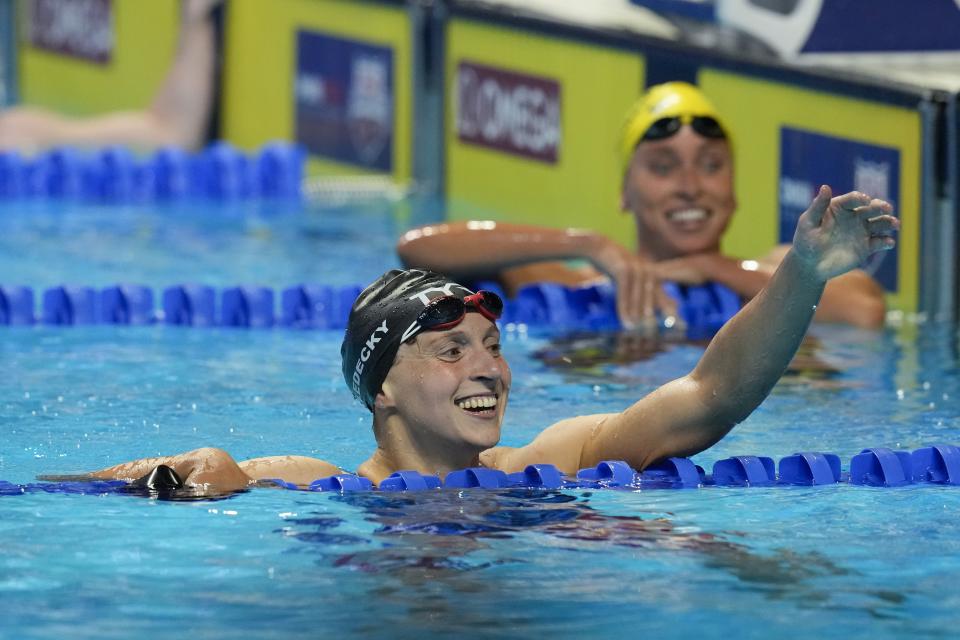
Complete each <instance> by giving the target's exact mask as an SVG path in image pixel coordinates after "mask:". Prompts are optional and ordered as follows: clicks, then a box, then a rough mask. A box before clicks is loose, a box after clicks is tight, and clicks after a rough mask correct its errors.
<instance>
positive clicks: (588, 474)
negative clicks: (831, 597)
mask: <svg viewBox="0 0 960 640" xmlns="http://www.w3.org/2000/svg"><path fill="white" fill-rule="evenodd" d="M777 468H778V467H777V465H775V463H774V460H773V458H770V457H767V456H734V457H730V458H726V459H723V460H718V461H717V462H716V463H714V465H713V473H712V474H711V475H706V474H705V473H704V471H703V469H702V468H701V467H699V466H697V465H696V464H694V463H693V461H691V460H689V459H687V458H669V459H667V460H664V461H662V462H660V463H658V464H657V465H654V466H651V467H648V468H646V469H644V470H643V471H641V472H638V471H636V470H635V469H633V468H632V467H631V466H630V465H628V464H627V463H626V462H623V461H622V460H605V461H603V462H601V463H599V464H598V465H597V466H595V467H592V468H589V469H581V470H580V471H578V472H577V474H576V475H575V476H574V477H568V476H564V475H563V474H562V473H561V472H560V471H559V470H558V469H557V468H556V467H554V466H553V465H550V464H532V465H529V466H527V467H526V469H524V470H523V471H519V472H516V473H505V472H503V471H500V470H498V469H487V468H484V467H473V468H469V469H460V470H457V471H451V472H450V473H448V474H447V475H446V477H445V478H444V479H443V481H441V480H440V478H439V476H436V475H424V474H421V473H419V472H417V471H397V472H395V473H393V474H391V475H390V476H389V477H387V478H385V479H384V480H383V481H382V482H381V483H380V486H379V487H377V489H378V490H379V491H386V492H396V491H428V490H433V489H511V488H526V489H621V490H632V491H636V490H648V489H692V488H698V487H790V486H797V485H800V486H824V485H835V484H839V483H845V484H850V485H866V486H871V487H903V486H906V485H914V484H936V485H954V486H956V485H960V447H956V446H953V445H945V444H941V445H934V446H930V447H923V448H921V449H917V450H915V451H912V452H911V451H895V450H891V449H887V448H883V447H873V448H870V449H864V450H863V451H862V452H860V453H858V454H857V455H855V456H853V458H852V459H851V460H850V471H849V472H848V473H843V472H842V471H841V469H840V458H839V456H837V455H835V454H832V453H821V452H801V453H795V454H793V455H790V456H786V457H784V458H781V459H780V463H779V471H780V472H779V475H778V474H777V473H776V471H775V469H777ZM268 482H271V483H273V484H274V485H275V486H277V487H279V488H283V489H288V490H292V491H314V492H338V493H346V492H354V491H371V490H374V487H373V483H371V482H370V480H368V479H367V478H363V477H360V476H357V475H353V474H349V473H341V474H337V475H333V476H330V477H327V478H320V479H318V480H315V481H313V482H312V483H310V485H309V486H308V487H306V488H305V489H304V488H302V487H298V486H297V485H295V484H291V483H289V482H285V481H283V480H279V479H277V480H269V481H268ZM129 487H130V485H129V484H128V483H126V482H122V481H117V480H109V481H103V480H96V481H90V482H77V481H68V482H33V483H28V484H15V483H11V482H6V481H3V480H0V496H10V495H23V494H26V493H79V494H94V495H101V494H107V493H129V491H127V489H128V488H129Z"/></svg>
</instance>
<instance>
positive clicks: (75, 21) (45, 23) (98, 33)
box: [24, 0, 114, 64]
mask: <svg viewBox="0 0 960 640" xmlns="http://www.w3.org/2000/svg"><path fill="white" fill-rule="evenodd" d="M25 7H26V13H25V21H24V27H25V29H24V32H25V33H26V36H27V39H28V41H29V43H30V44H31V45H32V46H34V47H36V48H38V49H46V50H48V51H53V52H55V53H59V54H62V55H66V56H71V57H74V58H82V59H84V60H89V61H91V62H97V63H100V64H106V63H108V62H110V58H111V57H112V55H113V43H114V36H113V4H112V2H111V0H30V2H27V3H25Z"/></svg>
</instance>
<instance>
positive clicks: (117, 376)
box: [0, 205, 960, 638]
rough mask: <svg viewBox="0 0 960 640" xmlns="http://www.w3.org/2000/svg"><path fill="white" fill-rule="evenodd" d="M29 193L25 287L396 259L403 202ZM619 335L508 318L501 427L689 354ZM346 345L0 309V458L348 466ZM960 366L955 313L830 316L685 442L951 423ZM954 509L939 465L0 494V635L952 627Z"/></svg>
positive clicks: (353, 270) (919, 631) (341, 271)
mask: <svg viewBox="0 0 960 640" xmlns="http://www.w3.org/2000/svg"><path fill="white" fill-rule="evenodd" d="M32 207H34V205H31V206H30V207H24V208H23V209H13V208H11V209H8V210H4V211H3V213H2V215H0V269H2V273H4V276H3V278H4V281H5V282H9V283H11V284H27V285H32V286H35V287H37V288H42V287H44V286H52V285H55V284H60V283H61V282H63V281H64V279H66V278H69V281H70V282H74V283H79V284H90V285H96V286H105V285H108V284H113V283H115V282H117V281H118V280H122V281H126V282H139V283H143V284H148V285H151V286H156V287H160V286H166V285H169V284H175V283H178V282H184V281H200V282H205V283H208V284H212V285H215V286H226V285H232V284H238V283H243V282H250V281H254V282H256V283H258V284H264V285H268V286H273V287H275V288H281V287H283V286H286V285H289V284H294V283H297V282H311V281H313V282H321V283H329V284H348V283H353V282H360V281H362V280H368V279H371V278H373V277H375V276H376V275H377V274H379V273H380V271H382V270H383V269H386V268H389V267H391V266H395V264H396V258H395V257H394V255H393V253H392V244H393V238H394V237H395V235H396V233H398V232H399V231H400V230H402V229H403V228H404V227H405V225H407V224H410V220H411V218H410V217H409V216H410V214H409V212H408V211H401V212H399V213H398V211H397V210H396V208H390V207H379V208H378V207H375V206H365V207H356V208H352V209H351V208H340V209H329V210H309V211H294V210H290V211H284V210H273V209H270V208H263V209H257V210H231V209H230V208H229V207H227V208H223V209H222V210H221V209H219V208H216V207H212V206H205V207H202V208H197V209H195V210H189V211H187V210H181V211H158V210H148V209H145V208H144V209H129V210H117V209H97V208H95V207H87V208H73V209H70V208H67V210H66V211H64V210H63V208H62V207H61V208H58V209H46V210H37V209H35V208H32ZM629 342H630V341H629V340H628V339H625V338H620V339H618V338H616V337H611V336H604V337H603V338H602V340H600V342H599V343H596V344H591V345H590V349H591V351H590V353H591V358H590V359H589V362H585V363H580V362H579V361H578V356H579V355H582V352H583V349H581V348H580V347H582V342H578V343H576V344H575V345H574V346H573V347H571V342H570V341H569V340H564V339H563V337H562V336H557V335H551V334H549V333H538V332H533V331H531V332H529V333H522V332H519V331H510V332H507V333H506V334H505V338H504V346H505V353H506V356H507V358H508V359H509V360H510V362H511V365H512V367H513V370H514V388H513V391H512V393H511V407H510V409H509V411H508V413H507V419H506V423H505V425H504V432H503V442H504V444H508V445H517V444H523V443H526V442H529V440H530V439H532V438H533V437H534V436H535V435H536V434H537V433H538V432H539V431H540V430H541V429H542V428H544V427H545V426H547V425H549V424H551V423H552V422H554V421H556V420H559V419H562V418H564V417H568V416H571V415H579V414H586V413H594V412H608V411H616V410H620V409H622V408H624V407H626V406H627V405H628V404H629V403H631V402H632V401H634V400H636V399H637V398H639V397H641V396H642V395H643V394H645V393H647V392H649V391H650V390H652V389H654V388H655V387H656V386H657V385H659V384H661V383H663V382H665V381H667V380H669V379H671V378H673V377H676V376H678V375H682V374H684V373H686V372H687V371H688V370H689V369H690V368H691V367H692V366H693V364H694V363H695V362H696V360H697V358H698V357H699V355H700V354H701V353H702V346H701V345H696V344H693V345H686V344H667V345H654V347H655V348H651V349H645V350H644V357H643V358H642V359H639V360H634V359H631V358H629V357H622V356H623V351H624V350H629V349H628V346H629V345H628V343H629ZM597 344H600V345H601V346H600V347H597ZM339 345H340V335H339V334H338V333H336V332H329V331H294V330H284V329H277V330H252V331H246V330H230V329H189V328H183V327H166V326H151V327H109V326H88V327H75V328H57V327H44V326H36V327H29V328H0V363H2V364H3V367H4V375H2V376H0V433H2V434H3V438H2V440H0V480H7V481H10V482H17V483H27V482H31V481H33V479H34V478H35V476H37V475H39V474H46V473H53V474H60V473H63V474H66V473H77V472H81V471H84V470H89V469H93V468H98V467H103V466H107V465H109V464H113V463H116V462H118V461H122V460H125V459H130V458H134V457H142V456H148V455H158V454H165V453H171V452H176V451H181V450H186V449H191V448H195V447H198V446H219V447H222V448H225V449H227V450H229V451H230V452H232V453H233V454H235V455H236V456H238V457H241V458H244V457H251V456H260V455H272V454H279V453H297V454H303V455H314V456H318V457H322V458H324V459H326V460H329V461H332V462H335V463H337V464H339V465H341V466H343V467H344V468H347V469H352V468H355V467H356V465H358V464H359V463H360V462H361V461H363V460H364V459H365V458H366V457H367V455H368V454H369V453H370V451H371V450H372V447H373V437H372V434H371V430H370V424H369V414H368V413H367V412H366V411H365V410H364V409H363V408H362V407H361V406H360V405H358V404H357V403H356V402H354V401H353V399H352V397H351V396H350V394H349V392H348V391H347V389H346V387H345V385H344V384H343V381H342V378H341V374H340V370H339V367H340V364H339ZM625 345H627V346H625ZM648 346H649V345H648ZM598 349H599V355H598V352H597V351H598ZM565 350H566V351H565ZM604 352H606V354H607V355H609V358H605V357H604V355H605V353H604ZM543 354H553V355H552V356H551V357H545V356H544V355H543ZM557 354H559V356H557ZM568 356H569V357H568ZM564 358H566V359H564ZM605 359H606V360H611V361H612V362H611V363H609V364H603V361H604V360H605ZM957 363H958V347H957V330H956V327H952V326H944V325H934V324H925V325H908V326H905V327H902V328H899V329H889V330H887V331H886V332H883V333H871V332H863V331H859V330H855V329H847V328H838V327H818V328H816V329H815V331H814V339H813V340H812V341H810V342H809V343H808V344H807V345H806V346H805V349H804V352H803V358H802V361H800V362H798V365H797V366H796V367H795V370H794V372H793V373H791V375H788V376H787V377H786V378H785V379H784V381H782V382H781V384H779V385H778V386H777V387H776V388H775V389H774V392H773V394H772V395H771V397H770V398H769V399H768V400H767V402H766V403H765V404H764V405H763V406H762V407H761V408H760V409H759V410H758V411H757V412H755V413H754V414H753V415H752V416H751V417H750V418H748V419H747V420H746V421H745V422H744V423H743V424H741V425H740V426H738V427H737V428H736V429H735V430H734V431H733V432H732V433H731V434H730V435H729V436H728V437H727V438H725V439H724V440H723V441H721V442H720V443H719V444H718V445H716V446H715V447H713V448H712V449H710V450H708V451H706V452H704V453H702V454H700V455H699V456H696V457H695V461H696V462H698V463H699V464H701V465H703V466H705V467H707V468H709V467H710V466H711V465H712V463H713V462H714V461H715V460H718V459H721V458H724V457H727V456H729V455H737V454H759V455H770V456H773V457H782V456H785V455H789V454H791V453H793V452H794V451H797V450H822V451H832V452H834V453H837V454H839V455H840V456H841V459H843V460H844V466H845V467H846V465H847V464H848V463H849V459H850V457H851V456H852V455H853V454H855V453H857V452H859V450H860V449H861V448H863V447H869V446H889V447H893V448H903V449H914V448H918V447H920V446H924V445H929V444H932V443H939V442H948V443H960V419H958V416H960V411H958V399H960V379H958V375H957ZM958 508H960V488H951V487H941V486H932V485H914V486H909V487H904V488H897V489H878V488H868V487H856V486H850V485H836V486H831V487H811V488H803V487H793V488H784V487H779V488H751V489H743V488H717V487H711V488H703V489H694V490H650V491H641V492H628V491H615V490H605V491H584V490H568V491H547V492H538V491H529V490H513V491H497V492H491V491H482V490H481V491H460V492H458V491H440V492H431V493H411V494H397V495H387V494H377V493H369V494H363V495H359V494H353V495H350V494H348V495H343V496H340V495H331V494H314V493H304V492H290V491H284V490H279V489H278V490H271V489H254V490H251V491H249V492H246V493H242V494H238V495H235V496H233V497H231V498H229V499H225V500H206V501H191V502H168V501H158V500H150V499H144V498H138V497H132V496H122V495H105V496H90V495H63V494H50V495H48V494H27V495H22V496H0V530H2V531H0V638H6V637H10V638H26V637H29V638H61V637H71V638H129V637H142V636H144V635H147V634H164V635H168V634H170V633H178V634H179V633H184V634H187V635H191V636H197V637H203V638H234V637H236V636H237V635H238V634H240V633H244V634H245V635H249V636H252V637H257V638H288V637H297V636H304V635H306V636H308V637H314V636H319V637H333V636H336V635H346V636H348V637H349V636H364V637H373V638H381V637H382V638H421V637H452V636H456V635H462V636H464V637H491V638H492V637H496V638H502V637H520V636H523V637H530V636H531V634H533V635H538V636H545V635H547V634H550V635H554V636H558V637H584V636H586V635H587V634H608V635H614V634H615V635H617V636H620V635H624V634H627V635H630V636H642V635H645V634H650V633H655V634H657V635H658V637H665V638H681V637H684V638H685V637H701V636H702V637H720V636H724V637H728V636H729V637H734V636H735V637H740V638H766V637H778V636H786V637H798V636H805V637H818V638H819V637H829V638H833V637H836V638H866V637H870V638H877V637H880V638H899V637H903V636H907V635H909V636H911V637H919V638H936V637H952V636H953V634H954V633H955V629H956V627H957V624H958V622H960V614H958V613H957V611H958V610H960V595H958V592H957V590H956V588H955V585H956V584H957V582H958V579H960V518H958V517H957V512H958Z"/></svg>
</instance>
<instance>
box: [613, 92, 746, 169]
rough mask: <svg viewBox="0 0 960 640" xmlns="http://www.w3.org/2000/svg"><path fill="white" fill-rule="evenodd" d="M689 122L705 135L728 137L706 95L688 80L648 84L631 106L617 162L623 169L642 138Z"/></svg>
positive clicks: (662, 134) (654, 137)
mask: <svg viewBox="0 0 960 640" xmlns="http://www.w3.org/2000/svg"><path fill="white" fill-rule="evenodd" d="M685 124H688V125H690V126H691V127H692V128H693V130H694V131H696V132H697V133H698V134H700V135H701V136H703V137H705V138H727V137H728V136H727V131H726V128H725V127H724V126H723V124H722V123H721V121H720V117H719V114H718V113H717V110H716V108H715V107H714V106H713V104H712V103H711V102H710V101H709V100H707V97H706V96H705V95H703V93H701V92H700V90H699V89H697V88H696V87H695V86H693V85H692V84H689V83H687V82H667V83H665V84H658V85H656V86H654V87H651V88H650V89H649V90H648V91H647V92H646V93H645V94H643V97H641V98H640V99H639V100H638V101H637V102H636V103H635V104H634V105H633V107H632V108H631V109H630V112H629V113H628V115H627V121H626V124H625V125H624V127H623V137H622V138H621V141H620V142H621V146H620V161H621V162H620V164H621V166H622V167H623V170H624V172H626V170H627V167H629V166H630V160H631V158H633V151H634V149H636V148H637V145H638V144H640V142H641V141H643V140H662V139H664V138H669V137H670V136H672V135H674V134H676V133H677V132H678V131H679V130H680V128H681V127H682V126H683V125H685Z"/></svg>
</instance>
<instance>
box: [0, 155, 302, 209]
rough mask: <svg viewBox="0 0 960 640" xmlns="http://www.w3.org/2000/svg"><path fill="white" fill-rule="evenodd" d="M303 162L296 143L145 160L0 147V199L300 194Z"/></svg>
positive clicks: (114, 199) (123, 200) (105, 199)
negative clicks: (29, 152)
mask: <svg viewBox="0 0 960 640" xmlns="http://www.w3.org/2000/svg"><path fill="white" fill-rule="evenodd" d="M305 159H306V152H305V150H304V149H303V147H302V146H300V145H296V144H289V143H286V142H271V143H269V144H267V145H265V146H263V147H262V148H260V149H259V150H258V151H255V152H253V153H245V152H243V151H240V150H239V149H237V148H235V147H233V146H232V145H230V144H229V143H226V142H215V143H213V144H211V145H210V146H209V147H207V148H206V149H204V150H202V151H200V152H198V153H189V152H186V151H184V150H183V149H178V148H172V147H168V148H162V149H159V150H157V151H156V152H154V153H153V154H151V155H149V156H144V157H140V156H137V155H135V154H134V153H132V152H131V151H130V150H129V149H127V148H125V147H120V146H109V147H104V148H102V149H98V150H95V151H93V152H86V151H79V150H77V149H73V148H69V147H61V148H55V149H50V150H48V151H45V152H43V153H40V154H37V155H35V156H31V157H25V156H22V155H21V154H19V153H17V152H15V151H7V152H0V200H19V199H73V200H82V201H93V202H108V203H130V202H149V201H154V200H181V199H188V198H208V199H210V198H212V199H218V200H238V199H248V198H284V199H290V198H299V197H300V193H301V189H300V187H301V183H302V181H303V169H304V162H305Z"/></svg>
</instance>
